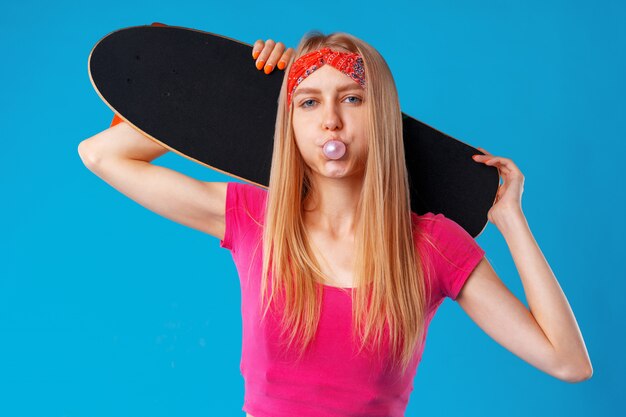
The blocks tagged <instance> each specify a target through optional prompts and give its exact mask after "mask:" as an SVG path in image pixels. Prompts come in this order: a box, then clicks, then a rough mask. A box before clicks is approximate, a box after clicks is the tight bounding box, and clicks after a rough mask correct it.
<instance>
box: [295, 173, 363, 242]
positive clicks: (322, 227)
mask: <svg viewBox="0 0 626 417" xmlns="http://www.w3.org/2000/svg"><path fill="white" fill-rule="evenodd" d="M311 184H312V187H311V192H310V193H309V195H308V196H307V198H306V199H305V201H304V203H303V207H304V213H303V216H304V224H305V225H306V226H307V228H312V229H314V230H316V231H320V232H324V233H327V234H329V235H331V236H332V237H333V238H337V239H341V238H347V237H352V236H354V230H355V224H356V215H357V213H356V210H357V205H358V202H359V198H360V195H361V189H362V187H363V178H362V177H360V178H357V177H355V178H354V179H352V178H341V179H335V178H328V177H313V178H311Z"/></svg>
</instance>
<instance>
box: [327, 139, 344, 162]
mask: <svg viewBox="0 0 626 417" xmlns="http://www.w3.org/2000/svg"><path fill="white" fill-rule="evenodd" d="M345 153H346V145H344V144H343V142H341V141H338V140H329V141H328V142H326V143H325V144H324V155H326V157H327V158H329V159H339V158H341V157H342V156H343V155H344V154H345Z"/></svg>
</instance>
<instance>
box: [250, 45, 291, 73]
mask: <svg viewBox="0 0 626 417" xmlns="http://www.w3.org/2000/svg"><path fill="white" fill-rule="evenodd" d="M293 54H294V50H293V48H287V50H285V45H284V44H283V43H282V42H278V43H276V42H274V41H273V40H271V39H268V40H267V41H266V42H263V39H259V40H258V41H256V42H255V43H254V46H253V47H252V58H254V59H256V68H257V69H258V70H260V69H262V68H263V69H264V72H265V73H266V74H269V73H270V72H272V71H273V70H274V68H276V67H278V69H280V70H282V69H285V68H286V67H287V65H288V64H289V62H290V61H291V59H292V58H293ZM277 63H278V64H277Z"/></svg>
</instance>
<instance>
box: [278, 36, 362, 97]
mask: <svg viewBox="0 0 626 417" xmlns="http://www.w3.org/2000/svg"><path fill="white" fill-rule="evenodd" d="M324 64H330V65H332V66H333V67H335V68H337V69H338V70H339V71H341V72H342V73H344V74H346V75H347V76H348V77H350V79H351V80H353V81H355V82H357V83H359V84H360V85H361V87H363V88H365V66H364V65H363V58H362V57H361V55H359V54H355V53H349V52H339V51H333V50H331V49H330V48H322V49H318V50H316V51H312V52H309V53H308V54H305V55H302V56H301V57H300V58H298V59H297V60H296V61H295V62H294V63H293V65H292V66H291V69H290V70H289V79H288V81H287V91H288V95H287V106H289V105H290V104H291V96H292V95H293V92H294V90H295V89H296V88H297V87H298V85H299V84H300V83H301V82H302V81H303V80H304V79H305V78H306V77H308V76H309V75H311V74H312V73H313V72H314V71H315V70H316V69H319V68H320V67H321V66H322V65H324Z"/></svg>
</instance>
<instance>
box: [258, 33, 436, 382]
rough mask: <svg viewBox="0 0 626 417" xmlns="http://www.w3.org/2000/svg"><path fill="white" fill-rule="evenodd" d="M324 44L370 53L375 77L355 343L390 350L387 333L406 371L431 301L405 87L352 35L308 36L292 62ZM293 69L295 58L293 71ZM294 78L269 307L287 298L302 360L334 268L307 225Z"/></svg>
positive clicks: (282, 99)
mask: <svg viewBox="0 0 626 417" xmlns="http://www.w3.org/2000/svg"><path fill="white" fill-rule="evenodd" d="M322 47H329V48H331V49H333V50H339V51H344V52H354V53H358V54H360V55H361V56H362V57H363V63H364V66H365V77H366V83H367V86H366V89H365V93H364V95H365V99H364V102H367V103H368V104H369V105H368V106H367V108H368V110H367V130H366V131H367V143H368V153H367V159H366V161H365V174H364V179H363V181H364V182H363V187H362V191H361V195H360V198H359V202H358V206H357V212H356V214H357V223H356V225H355V251H356V255H355V268H356V269H355V271H354V275H355V288H354V292H353V294H352V297H353V298H352V301H353V303H352V306H353V311H352V313H353V314H352V323H353V333H352V337H353V339H352V340H353V341H358V342H359V343H358V346H359V353H360V352H361V351H362V350H363V349H365V348H366V347H375V349H376V351H377V352H378V353H379V354H382V346H383V342H384V338H385V337H387V341H388V346H387V348H388V349H389V351H388V353H387V356H386V357H387V358H389V357H391V360H390V361H389V360H388V361H387V363H388V364H391V366H393V367H395V366H398V367H400V369H401V372H402V373H404V372H406V370H407V369H408V366H409V364H410V362H411V360H412V358H413V356H414V354H415V351H416V349H417V348H418V347H419V344H420V343H421V342H422V338H423V336H424V334H423V331H424V322H425V317H426V310H427V306H428V303H429V300H428V299H427V294H426V289H425V282H424V280H425V279H427V278H426V274H425V273H424V268H423V266H422V261H421V259H420V257H419V256H418V253H417V251H416V245H415V240H414V239H415V238H416V236H415V234H414V229H413V227H412V219H411V205H410V196H409V181H408V173H407V169H406V164H405V156H404V142H403V136H402V113H401V111H400V104H399V99H398V93H397V90H396V86H395V82H394V80H393V76H392V74H391V71H390V70H389V67H388V66H387V63H386V62H385V60H384V59H383V57H382V56H381V55H380V54H379V53H378V52H377V51H376V50H375V49H374V48H373V47H371V46H370V45H369V44H367V43H366V42H364V41H362V40H360V39H358V38H356V37H354V36H352V35H350V34H347V33H342V32H335V33H331V34H329V35H324V34H322V33H320V32H318V31H311V32H308V33H307V34H305V35H304V37H303V38H302V40H301V41H300V43H299V45H298V47H297V49H296V51H295V56H294V60H293V61H292V63H293V62H294V61H295V60H296V59H297V58H298V57H300V56H302V55H304V54H306V53H308V52H310V51H313V50H317V49H319V48H322ZM290 68H291V63H290V65H289V66H288V67H287V68H286V69H285V74H288V73H289V70H290ZM287 78H288V77H287V76H286V75H285V77H284V79H283V84H282V88H281V90H280V95H279V98H278V112H277V117H276V130H275V135H274V148H273V156H272V166H271V172H270V181H269V189H268V198H267V206H266V215H265V225H264V229H263V248H264V250H263V269H262V280H261V291H260V301H261V302H260V306H261V308H263V306H265V310H264V311H263V314H262V317H263V319H265V316H266V314H267V312H268V309H269V308H270V306H271V305H272V303H273V302H274V301H276V300H277V299H279V298H280V299H282V300H283V304H282V305H281V310H282V319H281V327H282V332H281V338H282V340H283V342H284V345H283V346H285V347H286V348H287V349H289V348H291V347H292V346H294V345H295V344H296V343H298V344H299V346H300V349H299V355H298V357H299V358H301V357H302V356H303V354H304V353H305V351H306V348H307V346H309V344H310V343H311V341H313V339H314V337H315V334H316V330H317V326H318V323H319V316H320V305H321V297H322V291H323V286H322V285H319V284H320V283H322V282H324V274H323V273H322V271H321V269H320V267H319V265H318V263H317V261H316V258H315V257H314V256H312V253H313V252H312V250H311V245H310V241H309V238H308V235H307V231H306V228H305V225H304V221H303V201H304V199H305V198H306V197H307V195H308V194H309V193H310V192H311V191H312V190H311V182H310V178H309V168H308V166H306V164H305V162H304V160H303V158H302V156H301V155H300V153H299V151H298V148H297V146H296V142H295V135H294V131H293V126H292V115H293V103H292V105H291V106H287V105H286V97H287V96H286V95H287V91H286V90H287ZM270 276H271V282H270ZM270 284H271V285H270ZM270 286H271V291H270V290H268V288H269V287H270ZM277 311H278V310H277ZM385 335H386V336H385ZM285 338H286V339H285Z"/></svg>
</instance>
